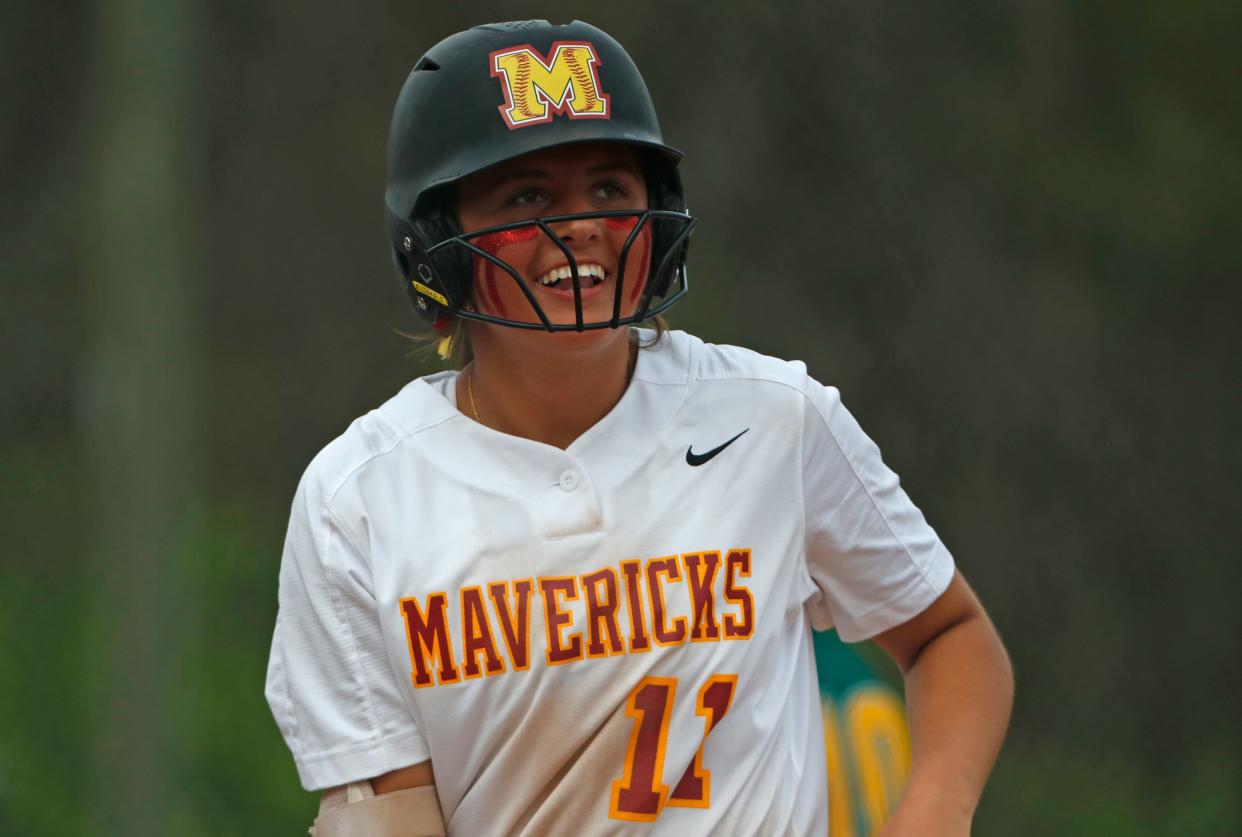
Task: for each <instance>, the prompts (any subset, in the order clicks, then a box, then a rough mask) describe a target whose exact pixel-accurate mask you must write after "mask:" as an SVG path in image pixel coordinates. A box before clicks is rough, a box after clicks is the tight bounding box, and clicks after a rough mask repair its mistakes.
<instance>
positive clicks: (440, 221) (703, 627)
mask: <svg viewBox="0 0 1242 837" xmlns="http://www.w3.org/2000/svg"><path fill="white" fill-rule="evenodd" d="M679 158H680V154H679V152H677V151H675V150H674V149H672V148H671V147H669V146H668V145H666V144H665V143H664V141H663V138H662V137H661V134H660V129H659V126H658V123H657V121H656V116H655V111H654V108H653V107H652V104H651V100H650V98H649V95H648V92H647V90H646V87H645V85H644V83H643V81H642V78H641V76H640V75H639V73H638V70H637V68H636V67H635V66H634V64H633V63H632V61H631V60H630V58H629V56H628V55H626V53H625V52H624V50H623V49H622V48H621V46H620V45H619V44H617V43H616V42H615V41H614V40H613V39H612V38H610V37H609V36H608V35H607V34H605V33H604V32H601V31H600V30H598V29H596V28H594V27H591V26H588V25H586V24H583V23H579V22H575V23H572V24H569V25H566V26H555V25H549V24H548V23H546V22H544V21H526V22H519V23H506V24H494V25H489V26H482V27H477V28H474V29H471V30H469V31H467V32H462V33H459V34H457V35H454V36H452V37H450V38H448V39H447V40H445V41H443V42H441V43H440V44H437V45H436V46H435V47H433V48H432V49H431V50H430V51H429V52H428V53H427V54H426V55H425V56H423V57H422V58H421V59H420V60H419V61H418V63H417V64H416V65H415V67H414V69H413V71H412V72H411V74H410V76H409V79H408V80H407V82H406V84H405V86H404V88H403V89H402V91H401V94H400V96H399V98H398V100H397V104H396V109H395V113H394V116H393V122H392V130H391V135H390V143H389V183H388V189H387V194H386V204H387V209H388V226H389V232H390V235H391V239H392V244H393V258H394V262H395V264H396V267H397V270H398V273H399V274H400V276H401V280H402V283H403V286H404V287H405V288H406V290H407V292H408V293H409V294H410V298H411V300H412V301H413V303H414V306H415V309H416V311H417V312H418V313H419V314H420V315H421V316H422V317H424V318H425V319H426V320H427V322H428V323H429V324H430V325H431V326H432V328H434V329H435V331H436V332H437V333H438V334H439V335H440V336H441V349H442V351H443V353H444V354H446V355H453V356H456V357H458V358H460V359H461V360H462V361H463V363H464V366H463V368H462V369H461V370H460V371H457V370H453V371H446V372H441V373H438V374H434V375H430V376H427V377H425V378H421V379H418V380H415V381H413V382H412V383H410V384H409V385H407V386H406V387H405V388H404V389H402V390H401V391H400V392H399V393H398V394H397V395H396V396H395V397H393V398H392V399H391V400H389V401H388V402H387V403H385V404H384V405H382V406H381V407H379V408H378V409H376V410H373V411H371V412H370V413H368V414H367V415H365V416H363V417H362V418H360V419H358V420H357V421H356V422H354V423H353V424H352V425H351V426H350V427H349V429H348V430H347V431H346V432H345V433H344V434H343V435H342V436H341V437H340V438H338V439H337V440H335V441H334V442H332V443H331V444H330V445H328V446H327V448H325V449H324V450H323V451H322V452H321V453H320V454H319V455H318V456H317V457H316V458H315V460H314V461H313V462H312V463H311V465H310V467H309V468H308V469H307V471H306V474H305V476H304V477H303V479H302V481H301V484H300V485H299V487H298V491H297V495H296V497H295V500H294V504H293V512H292V517H291V520H290V524H289V534H288V539H287V541H286V544H285V551H284V556H283V561H282V567H281V574H280V612H279V617H278V619H277V624H276V631H275V637H274V640H273V645H272V654H271V661H270V666H269V671H268V682H267V696H268V700H269V702H270V704H271V706H272V710H273V712H274V714H275V716H276V719H277V722H278V724H279V726H280V728H281V731H282V733H283V734H284V736H285V739H286V741H287V742H288V744H289V747H290V749H291V750H292V752H293V756H294V760H295V762H296V764H297V768H298V771H299V774H300V777H301V780H302V783H303V785H304V786H305V787H306V788H307V789H308V790H325V791H326V793H325V795H324V797H323V803H322V805H321V813H320V816H319V818H318V820H317V822H316V825H315V827H314V833H315V834H317V835H331V834H345V833H349V834H382V835H389V834H391V835H397V834H401V835H406V834H442V833H445V829H446V830H447V832H448V833H451V834H468V835H477V834H531V835H555V834H575V835H576V834H611V833H617V834H630V833H633V834H640V833H641V834H648V833H660V834H677V835H687V834H739V835H744V834H799V835H800V834H824V833H825V832H826V831H827V795H826V791H825V786H826V777H825V764H824V743H823V732H822V730H821V727H820V710H819V705H818V698H817V690H816V676H815V661H814V657H813V654H812V646H811V635H810V632H811V630H812V629H823V628H827V627H829V626H835V627H836V628H837V630H838V631H839V632H840V635H841V636H842V637H843V638H844V639H846V640H847V641H856V640H862V639H867V638H875V639H876V640H877V641H878V642H879V644H880V645H881V646H882V647H883V648H884V649H885V650H887V651H888V652H889V653H890V654H892V655H893V657H894V658H895V659H896V660H897V662H898V663H899V664H900V665H901V666H902V668H903V670H904V671H905V673H906V679H907V694H908V697H909V702H910V715H911V730H912V735H913V742H914V761H913V765H912V769H911V778H910V782H909V784H908V786H907V791H906V794H905V796H904V798H903V801H902V803H901V805H900V806H899V808H898V810H897V812H896V814H895V815H894V817H893V819H892V820H891V821H890V823H889V825H888V827H887V829H888V830H887V831H886V832H885V833H886V834H892V835H899V834H919V835H931V834H945V835H949V834H953V835H964V834H967V833H968V832H969V827H970V818H971V814H972V812H973V809H974V806H975V804H976V802H977V800H978V796H979V793H980V791H981V789H982V785H983V782H984V779H985V777H986V774H987V772H988V770H989V769H990V767H991V764H992V761H993V759H994V757H995V755H996V752H997V750H998V748H999V745H1000V740H1001V737H1002V736H1003V731H1004V727H1005V724H1006V721H1007V717H1008V711H1009V705H1010V695H1011V689H1012V685H1011V683H1012V681H1011V675H1010V673H1009V668H1008V662H1007V660H1006V657H1005V654H1004V651H1003V649H1002V648H1001V646H1000V643H999V640H998V639H997V637H996V634H995V632H994V630H993V629H992V627H991V625H990V623H989V622H988V620H987V618H986V616H985V615H984V613H983V611H982V609H981V608H980V606H979V604H978V602H977V601H976V599H975V598H974V596H973V594H972V593H971V592H970V590H969V588H968V587H967V586H966V584H965V582H964V581H963V580H962V578H961V576H960V575H959V574H957V573H956V571H955V569H954V564H953V560H952V558H951V557H950V555H949V552H948V550H947V549H946V548H945V547H944V545H943V544H942V543H941V542H940V539H939V538H938V537H937V535H936V533H935V532H934V531H933V530H932V528H931V527H930V526H928V524H927V523H926V522H925V521H924V519H923V516H922V514H920V512H919V511H918V509H917V508H916V507H915V506H914V505H913V504H912V503H911V502H910V500H909V498H908V497H907V496H906V495H905V493H904V492H903V491H902V489H901V488H900V486H899V484H898V480H897V477H896V476H895V475H894V474H893V473H892V472H891V471H890V470H888V469H887V468H886V467H885V466H884V464H883V463H882V462H881V459H880V455H879V452H878V450H877V449H876V447H875V445H874V444H872V443H871V441H870V440H869V439H868V438H867V437H866V436H865V435H864V434H863V432H862V431H861V430H860V429H859V427H858V425H857V424H856V423H855V421H854V420H853V418H852V417H851V416H850V414H849V413H848V412H847V411H846V409H845V408H844V407H843V406H842V404H841V401H840V398H839V397H838V394H837V392H836V390H834V389H832V388H830V387H825V386H823V385H821V384H819V383H817V382H816V381H815V380H813V379H812V378H810V377H809V376H808V375H807V372H806V369H805V367H804V366H803V365H802V364H801V363H797V362H785V361H780V360H775V359H772V358H768V357H763V356H760V355H757V354H755V353H753V352H750V351H747V350H745V349H739V348H733V347H729V346H716V345H710V344H707V343H704V342H703V341H701V340H699V339H697V338H695V337H693V336H691V335H689V334H685V333H682V332H675V331H674V332H669V331H667V330H666V329H664V327H663V324H662V321H659V320H656V321H655V324H656V327H655V328H654V329H644V328H631V327H632V326H636V325H637V324H639V323H642V322H644V321H649V320H651V318H653V317H655V316H657V315H658V314H659V313H660V312H662V311H664V310H665V309H667V308H668V307H669V306H670V305H672V304H673V303H674V302H676V301H677V300H678V299H679V298H680V297H681V296H682V295H683V294H684V293H685V292H686V289H687V273H686V264H685V263H686V247H687V241H688V238H689V235H690V232H691V231H692V229H693V227H694V224H695V221H694V218H693V217H692V216H691V215H690V214H689V213H688V212H687V210H686V202H685V197H684V193H683V190H682V186H681V181H680V179H679V177H678V174H677V168H676V166H677V162H678V159H679Z"/></svg>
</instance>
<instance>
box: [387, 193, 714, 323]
mask: <svg viewBox="0 0 1242 837" xmlns="http://www.w3.org/2000/svg"><path fill="white" fill-rule="evenodd" d="M596 218H634V219H636V220H635V223H634V226H633V228H632V229H631V230H630V231H629V234H628V236H627V237H626V240H625V243H624V244H623V245H622V247H621V251H620V255H619V259H618V264H617V268H616V272H615V287H614V289H613V301H612V316H611V317H610V318H609V319H607V320H601V321H596V322H586V321H585V320H584V319H583V312H582V282H581V277H580V274H579V269H578V262H577V259H575V257H574V254H573V253H572V252H571V251H570V249H569V247H568V246H566V244H565V242H564V241H562V240H561V237H560V236H559V235H558V234H557V233H556V232H555V231H554V230H553V229H552V227H551V225H552V224H557V223H561V222H565V221H577V220H584V219H596ZM697 223H698V221H697V219H695V218H694V217H693V216H691V215H689V214H688V213H685V212H677V211H672V210H659V209H643V210H607V211H598V212H579V213H573V214H569V215H550V216H546V217H541V218H533V219H530V220H523V221H518V222H514V223H509V224H500V225H497V226H492V227H486V228H484V229H480V230H474V231H472V232H469V233H459V234H457V235H454V236H451V237H449V238H446V239H445V240H443V241H440V242H438V243H436V244H434V245H432V246H430V247H428V248H427V249H426V250H425V251H424V252H425V255H426V257H427V258H426V260H425V261H423V262H422V264H420V272H421V269H422V268H423V267H424V266H426V265H427V263H432V264H438V265H445V264H448V263H451V264H458V263H465V264H466V265H467V267H466V269H467V270H469V271H470V274H468V275H467V280H468V281H466V282H462V283H438V282H437V283H436V284H437V285H438V286H439V287H440V288H441V290H442V291H443V295H442V294H440V293H437V292H436V291H435V290H434V289H432V288H429V287H427V285H426V284H424V283H422V282H414V281H412V282H411V285H410V288H411V293H412V294H413V295H414V296H415V299H416V304H417V303H418V302H419V301H420V300H419V299H418V296H419V295H420V294H421V295H423V296H426V297H427V298H428V299H429V300H434V301H435V302H438V303H439V304H440V306H441V307H442V308H443V309H444V311H445V313H446V314H449V315H451V316H457V317H462V318H463V319H468V320H476V321H478V322H483V323H492V324H495V325H504V326H509V327H511V328H524V329H538V330H543V331H549V332H556V331H579V332H581V331H589V330H592V329H601V328H618V327H619V326H624V325H630V324H632V323H638V322H642V321H643V320H646V319H648V318H650V317H654V316H656V315H657V314H660V313H662V312H664V311H667V310H668V309H669V308H670V307H672V306H673V305H674V304H675V303H676V302H677V301H678V300H679V299H681V298H682V297H683V296H684V295H685V294H686V291H688V290H689V277H688V275H687V272H686V262H685V251H686V248H687V244H688V240H689V237H690V233H691V232H692V231H693V230H694V227H695V225H696V224H697ZM532 227H533V228H535V229H537V230H538V232H539V233H541V234H543V235H546V236H547V237H548V238H549V239H551V241H552V242H553V243H554V244H555V245H556V246H557V247H558V248H559V249H560V251H561V253H562V254H563V255H564V256H565V261H566V263H567V264H568V266H569V269H570V276H569V277H568V278H569V279H570V283H571V286H572V288H573V294H574V322H573V323H553V322H552V321H551V320H550V319H549V318H548V315H547V313H546V312H545V311H544V310H543V307H542V306H541V305H540V304H539V302H538V300H537V299H536V298H535V294H534V292H533V291H532V290H531V288H530V286H529V284H528V281H527V279H526V278H524V277H523V276H522V275H521V273H519V272H518V270H517V269H516V268H514V267H513V266H512V265H510V264H509V263H508V262H506V261H505V260H504V259H502V258H500V257H499V256H497V255H495V254H493V253H489V252H488V251H487V250H485V249H483V248H482V247H480V246H478V244H477V243H476V242H477V240H478V239H480V238H482V237H484V236H490V235H494V234H496V233H503V232H507V231H512V230H529V229H530V228H532ZM644 229H649V230H650V231H651V240H652V252H651V269H650V271H649V273H648V276H647V283H646V287H645V288H644V289H643V293H642V297H641V298H640V300H639V302H638V307H637V308H636V309H635V310H634V312H633V313H632V314H630V315H629V316H622V315H621V307H622V303H623V300H624V294H625V275H626V263H627V261H628V259H629V256H630V250H631V248H632V247H633V245H634V243H635V242H636V241H637V240H638V239H639V236H640V235H641V234H642V232H643V230H644ZM471 256H478V257H479V258H482V259H485V260H486V261H488V262H490V263H491V264H494V265H495V266H496V267H498V268H499V269H500V270H503V271H504V272H505V273H506V274H508V276H509V278H510V279H511V280H512V281H513V282H515V283H516V284H517V286H518V288H519V289H520V290H521V292H522V295H523V297H524V298H525V299H526V302H527V304H528V305H529V306H530V310H531V312H532V313H533V314H534V316H535V317H536V318H537V319H538V322H534V321H531V322H525V321H522V320H515V319H510V318H507V317H502V316H496V315H493V314H486V313H482V312H480V311H477V310H475V308H474V306H473V305H472V304H470V301H469V299H468V297H469V293H470V288H471V287H472V285H473V276H472V272H473V271H472V270H470V268H469V264H470V263H472V259H471V258H470V257H471ZM424 278H428V279H429V278H431V277H429V276H425V277H424ZM531 281H534V280H533V278H532V279H531ZM428 284H430V283H428ZM454 285H455V286H456V287H457V288H464V289H465V290H464V293H463V294H462V295H463V296H464V297H466V298H461V299H458V298H455V296H457V295H456V294H454V293H453V287H452V286H454ZM657 297H658V298H659V300H658V301H656V300H657ZM653 303H655V304H654V305H653ZM419 307H425V306H423V305H419Z"/></svg>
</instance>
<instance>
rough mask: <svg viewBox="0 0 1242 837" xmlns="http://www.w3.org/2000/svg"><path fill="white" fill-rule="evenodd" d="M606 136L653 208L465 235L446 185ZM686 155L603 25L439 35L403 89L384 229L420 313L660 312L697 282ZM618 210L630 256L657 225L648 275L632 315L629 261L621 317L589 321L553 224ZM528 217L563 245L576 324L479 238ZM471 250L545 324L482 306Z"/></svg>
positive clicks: (548, 325)
mask: <svg viewBox="0 0 1242 837" xmlns="http://www.w3.org/2000/svg"><path fill="white" fill-rule="evenodd" d="M558 97H559V98H558ZM601 141H606V142H620V143H626V144H628V145H631V146H634V147H635V148H636V149H638V151H639V154H640V158H641V159H642V161H643V169H644V173H645V176H646V180H647V191H648V208H647V209H646V210H641V211H619V210H617V211H610V212H596V213H580V214H578V215H573V216H550V217H544V218H535V219H532V220H527V221H523V222H521V223H519V224H508V225H504V226H502V227H489V228H488V229H486V230H477V231H472V232H471V233H469V234H466V233H463V232H462V229H461V226H460V224H459V222H458V219H457V216H456V211H455V209H454V206H453V201H452V200H451V197H452V195H451V188H452V186H453V184H455V183H457V182H458V181H460V180H461V179H462V178H464V177H466V176H468V175H471V174H474V173H475V172H478V171H482V170H483V169H486V168H488V167H490V166H494V165H497V164H498V163H503V162H505V161H507V160H511V159H513V158H515V157H519V156H521V155H523V154H528V153H530V152H533V151H539V150H543V149H547V148H552V147H554V146H562V145H571V144H575V143H585V142H601ZM680 159H681V152H679V151H677V150H676V149H674V148H672V147H670V146H668V145H665V143H664V139H663V137H662V136H661V134H660V125H659V122H658V121H657V119H656V113H655V108H654V107H653V105H652V103H651V96H650V94H649V93H648V92H647V86H646V84H645V83H644V82H643V79H642V76H641V75H640V74H639V72H638V68H637V67H636V66H635V65H634V62H633V61H632V60H631V59H630V57H629V55H627V54H626V52H625V50H624V49H623V48H622V47H621V45H620V44H619V43H617V42H616V41H615V40H614V39H613V38H612V37H610V36H609V35H608V34H607V33H605V32H603V31H601V30H600V29H597V28H595V27H594V26H591V25H589V24H586V23H582V22H581V21H574V22H573V23H569V24H566V25H563V26H557V25H553V24H550V23H548V22H547V21H545V20H529V21H518V22H511V23H494V24H487V25H485V26H476V27H474V28H473V29H469V30H467V31H465V32H459V33H457V34H456V35H452V36H451V37H448V38H446V39H444V40H443V41H441V42H440V43H438V44H436V45H435V46H434V47H432V48H431V49H430V50H428V51H427V53H426V54H425V55H424V56H423V57H422V58H420V59H419V60H418V63H416V64H415V65H414V69H413V70H412V71H411V72H410V76H409V78H408V79H407V80H406V82H405V86H404V87H403V88H402V89H401V93H400V95H399V96H398V97H397V104H396V107H395V109H394V111H393V117H392V128H391V130H390V133H389V139H388V188H387V190H386V192H385V194H384V202H385V205H386V208H387V216H388V232H389V237H390V239H391V241H392V246H393V261H394V263H395V265H396V268H397V272H398V273H399V274H400V276H401V280H402V283H403V285H404V287H405V289H406V291H407V293H409V295H410V300H411V302H412V303H413V304H414V307H415V310H416V311H417V312H418V313H419V314H420V315H421V316H422V317H423V318H425V319H426V320H427V321H428V322H430V323H432V324H437V323H443V322H445V321H446V320H447V318H450V317H454V316H458V317H464V318H467V319H474V320H480V321H483V322H491V323H499V324H502V325H510V326H516V327H519V328H536V329H546V330H548V331H561V330H577V331H582V330H584V329H591V328H609V327H612V328H615V327H617V326H621V325H626V324H629V323H633V322H638V321H641V320H643V319H646V318H648V317H651V316H654V315H656V314H659V313H660V312H662V311H664V310H666V309H667V308H668V307H669V306H671V305H672V304H673V303H674V302H676V301H677V300H678V299H680V298H681V296H682V295H684V294H685V292H686V290H687V288H688V283H687V277H686V264H685V259H686V247H687V240H688V238H689V235H690V232H691V230H692V229H693V228H694V224H695V220H694V218H692V217H691V216H690V215H689V214H688V213H687V211H686V200H685V194H684V192H683V190H682V186H681V178H680V177H679V176H678V173H677V168H676V166H677V163H678V161H679V160H680ZM613 215H628V216H632V217H634V219H635V224H634V229H633V233H632V234H631V235H630V236H629V238H628V239H627V241H626V243H625V245H624V247H623V248H622V251H621V264H622V265H624V264H625V259H626V256H627V255H628V250H629V248H630V245H631V244H633V243H634V240H635V238H636V237H637V235H638V233H639V232H640V231H641V230H644V229H646V230H649V231H650V233H651V238H652V242H653V244H652V258H651V272H650V275H649V276H648V277H647V284H646V288H645V290H644V293H643V296H642V299H641V301H640V302H639V304H638V307H637V310H636V311H635V312H634V314H633V315H632V316H628V317H622V316H620V310H621V299H622V287H621V285H622V281H623V280H622V277H623V276H624V270H622V271H619V277H618V282H617V286H616V291H615V300H614V306H613V316H612V317H611V318H610V319H608V320H604V321H601V322H583V318H582V298H581V289H580V287H579V281H578V280H579V277H578V269H577V264H576V262H575V260H574V257H573V255H572V253H570V252H569V250H568V249H567V248H566V247H565V245H564V244H563V243H561V241H560V239H559V237H558V236H557V235H555V234H554V233H553V232H552V230H551V228H550V227H549V226H548V225H549V223H555V222H557V221H563V220H568V219H571V218H578V217H584V216H586V217H597V216H613ZM519 226H520V227H528V228H529V227H532V226H535V227H538V228H539V230H540V231H541V232H542V233H543V234H545V235H547V236H549V237H550V238H551V239H552V240H553V241H554V242H555V243H556V244H557V245H558V246H559V247H560V248H561V249H562V251H564V253H565V256H566V259H567V261H568V264H569V265H570V269H571V271H572V285H573V289H574V297H575V308H576V311H577V318H576V322H575V323H569V324H553V323H552V322H550V321H549V320H548V317H547V315H546V314H544V312H543V310H542V308H541V307H540V306H539V304H538V303H537V302H536V300H535V297H534V296H533V294H532V293H531V291H530V288H529V287H527V284H526V280H525V279H524V278H523V277H522V276H521V275H520V274H519V273H518V271H517V270H515V269H514V268H513V267H512V266H510V265H509V264H507V263H506V262H504V261H503V260H501V259H499V258H497V257H496V256H495V255H493V254H491V253H489V252H487V251H485V250H483V249H481V248H480V247H478V246H476V245H475V244H474V242H473V240H474V239H475V238H477V237H479V236H481V235H483V234H487V233H495V232H499V231H502V230H504V229H508V228H510V227H519ZM475 256H477V257H478V258H482V259H487V260H488V261H490V262H493V263H494V264H496V265H497V266H498V267H500V268H501V269H502V270H504V271H505V272H506V273H508V274H509V276H510V277H511V278H512V279H513V280H514V281H515V282H517V283H518V285H519V287H520V288H522V290H523V293H524V294H525V296H526V299H527V300H528V301H529V303H530V305H531V308H532V311H533V313H534V315H535V317H536V318H537V319H538V322H533V321H528V322H523V321H519V320H510V319H505V318H502V317H497V316H493V315H491V314H485V313H481V312H479V311H476V310H474V308H473V305H472V302H471V264H472V261H473V257H475Z"/></svg>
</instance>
